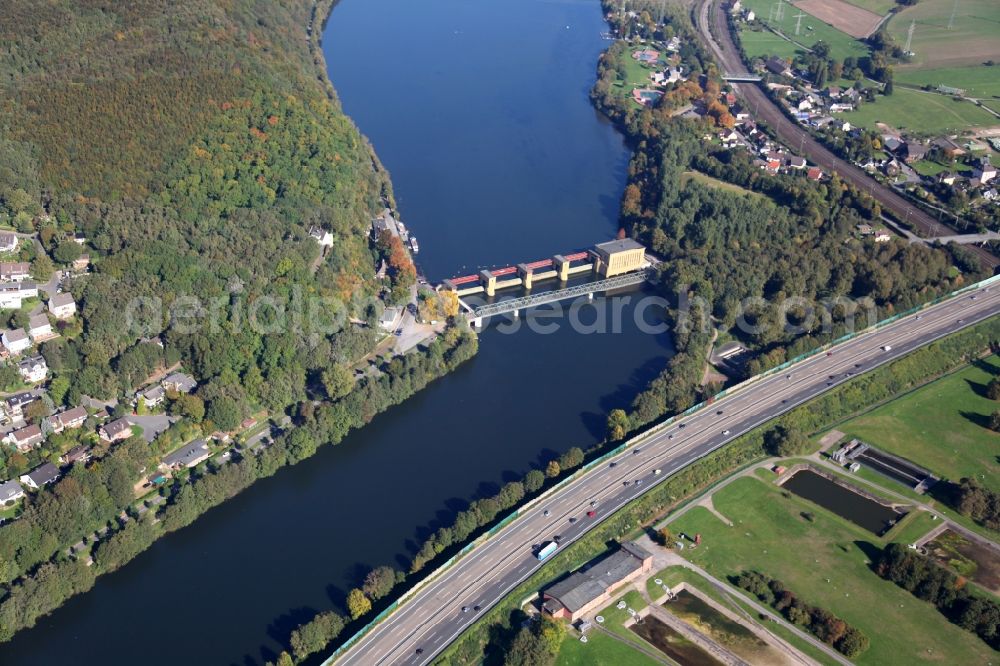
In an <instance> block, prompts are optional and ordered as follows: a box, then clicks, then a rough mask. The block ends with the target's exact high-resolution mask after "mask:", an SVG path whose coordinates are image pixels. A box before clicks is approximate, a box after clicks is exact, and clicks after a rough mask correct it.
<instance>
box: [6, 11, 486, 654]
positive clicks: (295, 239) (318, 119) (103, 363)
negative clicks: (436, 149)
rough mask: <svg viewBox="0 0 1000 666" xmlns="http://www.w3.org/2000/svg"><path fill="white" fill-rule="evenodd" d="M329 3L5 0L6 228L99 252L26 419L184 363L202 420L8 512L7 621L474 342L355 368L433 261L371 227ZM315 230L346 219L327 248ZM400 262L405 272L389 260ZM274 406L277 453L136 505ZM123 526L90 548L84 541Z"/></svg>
mask: <svg viewBox="0 0 1000 666" xmlns="http://www.w3.org/2000/svg"><path fill="white" fill-rule="evenodd" d="M331 4H332V3H331V2H330V1H329V0H321V1H320V2H318V3H313V2H310V1H308V0H226V1H221V0H85V1H71V0H10V1H9V2H5V3H4V7H3V11H2V12H0V227H7V228H11V227H12V228H15V229H16V230H18V231H20V232H23V233H26V234H32V233H33V234H37V239H38V245H37V246H33V245H32V243H26V244H24V246H25V247H26V248H27V250H25V251H26V252H28V253H29V254H28V255H26V256H24V257H21V258H22V259H25V260H30V261H32V271H33V273H34V275H35V277H41V278H43V279H44V277H47V275H49V274H51V272H52V271H53V270H54V269H55V268H60V269H61V268H66V267H68V266H69V265H71V264H72V262H73V261H74V260H75V259H77V258H78V257H79V256H80V254H81V253H83V252H86V253H88V254H89V257H90V271H89V272H87V273H86V274H85V275H83V276H80V277H74V278H72V279H70V280H69V281H68V284H67V285H66V286H67V287H68V288H69V290H70V291H71V292H72V293H73V295H74V297H75V299H76V301H77V303H78V304H79V306H80V315H81V317H80V319H82V325H80V324H79V323H76V322H74V323H73V324H69V325H63V324H61V325H60V331H61V332H62V333H63V335H62V336H61V337H59V338H57V339H55V340H52V341H50V342H45V343H43V344H42V345H41V353H42V355H43V356H44V357H45V359H46V361H47V363H48V366H49V369H50V371H51V373H52V375H53V378H52V380H51V382H50V385H49V393H48V397H47V398H46V401H50V404H44V405H43V402H46V401H37V406H38V407H39V408H41V407H44V408H45V409H44V410H41V409H39V410H35V411H37V412H38V413H35V411H32V413H31V414H28V415H27V418H28V420H29V421H30V422H31V423H40V422H41V419H42V418H43V417H44V416H45V415H46V414H47V413H48V411H49V410H51V409H53V408H57V407H59V406H60V405H63V404H65V405H77V404H79V403H80V401H81V400H82V398H83V397H84V396H91V397H96V398H100V399H112V398H122V397H124V398H130V397H131V396H132V394H133V393H134V391H135V390H136V389H137V388H138V387H139V386H141V385H142V384H144V383H145V382H146V381H147V378H148V377H149V376H150V375H151V374H152V373H154V372H156V371H159V370H162V369H164V368H167V367H172V366H174V365H175V364H177V363H182V364H183V367H184V369H185V371H187V372H190V373H191V374H192V375H194V377H195V379H196V380H197V382H198V388H197V389H196V391H195V392H194V393H193V394H192V395H183V394H182V395H178V396H170V397H169V400H168V403H167V409H168V410H169V411H170V413H171V414H173V415H175V416H182V417H185V418H184V419H183V420H182V421H180V422H179V423H177V424H175V425H174V426H173V427H171V429H170V430H168V431H167V432H166V433H164V434H163V435H162V436H160V438H158V439H157V440H156V441H154V442H153V443H152V445H150V444H148V443H146V442H145V440H143V439H142V438H139V437H133V438H132V439H130V440H127V441H126V442H124V443H122V444H119V445H117V446H115V447H108V446H98V447H96V449H95V460H94V461H93V462H91V463H90V464H87V463H84V462H80V463H77V464H75V465H74V466H73V467H72V468H71V469H68V470H66V473H65V474H64V476H63V477H62V478H61V479H60V480H58V481H57V482H55V483H53V484H52V485H51V486H50V487H49V488H48V489H46V490H45V491H44V492H40V493H37V494H32V495H31V496H29V497H28V498H27V499H26V500H25V502H24V508H23V513H22V515H21V516H20V518H19V519H18V520H15V521H13V522H11V523H9V524H7V525H4V526H3V527H2V528H0V640H7V639H9V638H10V637H11V636H12V635H13V634H14V633H15V632H16V631H17V630H19V629H20V628H22V627H27V626H31V625H32V624H34V623H35V621H36V619H37V618H38V617H39V616H41V615H43V614H45V613H48V612H50V611H51V610H52V609H53V608H55V607H57V606H59V605H60V604H61V603H62V602H63V601H64V600H65V599H67V598H68V597H69V596H72V595H73V594H76V593H79V592H81V591H84V590H86V589H88V588H89V587H91V586H92V584H93V582H94V579H95V577H96V576H97V575H99V574H102V573H105V572H108V571H112V570H114V569H116V568H118V567H119V566H121V565H122V564H124V563H125V562H127V561H128V560H129V559H131V558H132V557H134V556H135V555H136V554H138V553H139V552H141V551H142V550H143V549H145V548H146V547H148V546H149V545H150V544H151V543H152V542H153V541H154V540H155V539H156V538H158V537H159V536H160V535H162V534H164V533H166V532H169V531H171V530H174V529H178V528H180V527H183V526H184V525H187V524H188V523H190V522H191V521H192V520H194V519H195V518H196V517H197V516H198V515H200V514H201V513H202V512H204V511H206V510H207V509H209V508H211V507H212V506H215V505H217V504H218V503H220V502H222V501H224V500H225V499H227V498H229V497H231V496H233V495H234V494H236V493H238V492H239V491H241V490H243V489H244V488H246V487H247V486H248V485H249V484H250V483H252V482H254V481H255V480H256V479H258V478H262V477H266V476H269V475H271V474H273V473H274V472H275V471H276V470H277V469H279V468H280V467H281V466H283V465H286V464H293V463H295V462H298V461H300V460H302V459H304V458H306V457H308V456H310V455H312V453H313V452H315V450H316V448H317V447H318V446H320V445H322V444H326V443H331V442H332V443H336V442H339V441H340V440H341V439H342V438H343V436H344V435H345V434H346V433H347V432H348V431H349V430H350V429H352V428H356V427H361V426H363V425H364V424H365V423H367V422H368V421H370V420H371V418H372V417H373V416H374V415H375V414H377V413H378V412H380V411H382V410H384V409H386V408H388V407H389V406H391V405H393V404H396V403H398V402H399V401H401V400H403V399H405V398H406V397H408V396H409V395H412V393H413V392H415V391H417V390H419V389H420V388H422V387H423V386H424V385H426V384H427V382H429V381H431V380H433V379H435V378H436V377H439V376H441V375H442V374H444V373H446V372H448V371H449V370H451V369H452V368H454V367H455V366H456V365H457V364H459V363H461V362H463V361H464V360H466V359H468V358H470V357H471V356H472V355H473V354H474V353H475V351H476V338H475V336H474V335H473V334H471V333H469V332H468V331H465V330H460V329H458V328H454V327H452V328H450V329H448V330H447V331H446V332H445V334H444V335H443V336H441V337H440V338H438V339H437V340H435V341H433V342H431V343H430V344H428V345H426V346H424V347H422V348H420V349H419V351H418V352H417V353H413V354H408V355H406V356H405V357H403V358H396V359H392V360H380V361H378V362H377V363H376V364H374V365H377V367H373V368H372V372H371V373H370V374H369V375H366V376H365V377H364V378H362V379H358V380H357V381H356V380H355V377H354V374H353V373H352V372H351V371H350V368H351V366H352V365H354V363H355V362H356V361H358V360H359V359H360V358H361V357H363V356H364V355H366V354H367V353H368V352H370V351H371V350H372V348H373V345H374V344H375V342H376V341H377V340H378V339H379V338H380V337H381V334H379V333H378V332H377V330H378V327H377V326H376V321H377V318H378V316H379V315H380V314H381V312H380V310H381V308H382V300H381V299H380V298H379V297H380V296H383V295H385V294H389V296H388V297H389V298H397V297H399V296H400V295H401V294H406V296H407V297H408V295H409V294H408V287H409V285H410V284H411V283H412V280H413V278H414V272H413V266H412V263H411V262H410V260H409V256H408V255H407V254H406V253H405V252H403V253H401V252H400V248H398V247H394V246H392V245H391V244H386V243H382V242H379V243H376V242H372V241H371V240H370V238H369V230H370V228H371V220H372V217H373V215H374V213H376V212H378V211H381V210H382V209H383V208H384V207H386V206H390V207H391V206H393V204H394V202H393V199H392V192H391V187H390V184H389V180H388V176H387V174H386V173H385V171H384V169H382V167H381V165H380V164H379V162H378V160H377V158H376V157H375V155H374V153H373V152H372V150H371V148H370V147H369V146H368V144H367V143H366V141H365V139H364V138H363V137H362V136H361V135H360V133H359V132H358V131H357V129H356V128H355V127H354V125H353V124H352V123H351V121H350V120H349V119H348V118H347V117H346V116H345V115H344V114H343V112H342V110H341V108H340V105H339V102H338V100H337V99H336V97H335V95H334V92H333V89H332V86H331V85H330V84H329V81H328V80H327V79H326V72H325V65H324V63H323V61H322V53H321V51H320V50H319V48H318V45H317V44H316V43H315V42H314V41H313V38H312V35H311V31H312V27H313V26H314V25H315V26H316V29H317V30H318V29H319V24H320V23H321V22H322V20H323V17H324V13H325V12H326V11H328V10H329V8H330V6H331ZM312 227H320V228H322V229H324V230H326V231H329V232H330V233H331V234H332V236H333V243H332V247H330V248H329V249H328V250H327V251H326V253H325V254H322V255H321V253H320V246H319V244H318V243H316V241H315V240H314V239H313V238H311V237H310V236H309V230H310V228H312ZM74 236H76V237H77V238H81V237H82V238H83V239H85V240H84V245H83V246H82V247H81V246H80V245H79V244H77V243H76V242H74V238H73V237H74ZM36 247H40V248H41V250H42V251H41V252H38V253H37V256H36V254H35V248H36ZM382 259H385V260H386V261H388V262H389V265H390V269H391V271H390V276H389V281H388V282H387V283H386V284H380V283H379V282H378V281H377V280H376V278H375V267H376V266H377V264H378V263H379V262H380V261H381V260H382ZM25 318H26V315H25V313H24V312H15V313H14V314H12V315H11V316H10V319H9V321H8V323H10V324H12V325H23V320H24V319H25ZM8 374H9V373H8ZM14 379H15V380H16V377H15V378H14ZM7 383H8V384H12V383H16V382H15V381H9V382H7ZM51 403H54V404H51ZM32 409H33V410H34V408H32ZM130 409H131V408H130V407H128V406H127V403H125V405H123V407H122V410H124V411H122V410H119V411H118V412H117V413H115V415H116V416H120V415H121V413H125V412H127V411H129V410H130ZM43 411H44V413H43ZM262 413H267V414H268V415H270V416H272V417H275V418H276V420H278V417H281V418H284V417H285V416H287V417H289V418H290V419H291V422H292V424H293V425H294V426H295V427H293V428H289V429H286V430H285V431H284V432H283V433H282V434H281V435H279V436H278V438H277V439H276V441H274V442H273V443H272V444H270V445H269V446H268V447H267V448H266V449H265V450H263V451H262V452H259V454H258V455H245V457H244V456H243V455H240V454H239V453H237V454H235V455H234V458H233V460H232V462H231V463H229V464H224V465H220V464H216V463H208V464H205V465H203V466H201V467H199V468H198V469H197V470H194V471H193V472H192V473H190V474H184V475H178V478H175V479H173V480H172V481H171V482H170V483H169V484H167V485H166V486H165V487H162V488H161V489H160V491H159V495H160V497H159V498H158V499H159V500H161V503H159V504H150V503H148V502H147V504H146V508H148V509H149V510H148V511H143V512H141V513H140V512H138V511H137V510H136V509H135V507H134V504H135V499H134V494H133V493H134V491H133V484H134V483H135V482H136V480H137V479H139V478H140V476H141V475H142V474H143V473H148V470H151V469H154V468H155V466H156V464H157V463H158V462H159V457H160V456H162V454H164V453H165V452H166V451H168V450H169V449H171V448H174V447H176V446H178V445H180V444H181V443H183V442H185V441H189V440H191V439H192V438H194V437H198V436H205V435H209V434H211V433H213V432H215V431H217V430H221V431H234V430H237V429H239V428H240V424H241V422H242V421H243V420H244V419H245V418H247V417H248V416H250V415H255V416H256V417H257V418H260V415H261V414H262ZM93 425H94V424H93V421H92V420H91V421H88V423H87V428H86V431H87V432H91V433H92V432H93ZM82 432H84V431H83V430H81V431H76V432H74V433H69V432H66V433H62V434H60V435H53V436H51V437H49V438H48V440H47V441H46V442H45V444H43V445H42V446H40V447H39V448H38V449H36V450H34V451H31V452H30V453H28V454H27V455H24V454H21V453H17V452H14V451H13V449H12V448H10V447H6V446H5V447H2V453H0V479H3V480H6V479H8V478H12V477H16V476H17V475H18V474H21V473H23V472H25V471H27V470H28V469H31V468H32V467H34V466H35V465H37V464H38V463H39V462H42V461H44V460H55V459H56V458H57V457H58V455H59V453H60V452H62V451H64V450H65V449H67V448H68V447H69V446H71V445H73V444H76V443H77V440H78V439H79V438H81V437H83V435H82V434H78V433H82ZM123 512H124V513H123ZM125 514H128V516H129V517H128V518H127V519H122V518H119V516H121V515H125ZM105 527H107V528H108V529H109V533H108V536H107V538H105V539H104V540H102V541H101V543H100V544H99V545H97V546H96V547H95V548H93V549H92V552H91V553H90V554H91V555H92V556H93V566H87V565H85V563H84V560H85V559H86V558H80V559H79V560H78V559H75V558H70V557H67V556H66V554H65V551H66V547H67V546H68V545H69V544H71V543H75V542H76V541H77V540H79V539H80V538H83V537H84V536H85V535H88V534H91V533H92V532H93V531H94V530H95V529H101V528H105Z"/></svg>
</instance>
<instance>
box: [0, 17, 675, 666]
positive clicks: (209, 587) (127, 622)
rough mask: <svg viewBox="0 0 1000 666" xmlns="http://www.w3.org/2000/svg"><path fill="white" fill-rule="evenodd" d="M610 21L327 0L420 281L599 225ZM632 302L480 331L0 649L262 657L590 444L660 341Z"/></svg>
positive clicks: (536, 253) (605, 218) (102, 655)
mask: <svg viewBox="0 0 1000 666" xmlns="http://www.w3.org/2000/svg"><path fill="white" fill-rule="evenodd" d="M604 29H605V25H604V23H603V21H602V17H601V11H600V6H599V4H598V2H597V0H549V1H546V0H476V1H475V2H472V1H469V0H424V1H423V2H414V1H413V0H344V1H343V2H342V3H341V4H340V5H338V6H337V8H336V9H335V11H334V14H333V16H332V17H331V19H330V21H329V24H328V26H327V28H326V31H325V34H324V49H325V53H326V57H327V64H328V67H329V69H330V77H331V79H332V81H333V83H334V85H335V87H336V88H337V89H338V92H339V94H340V96H341V99H342V102H343V105H344V108H345V110H346V111H347V112H348V113H349V114H350V115H351V116H352V117H353V118H354V119H355V121H356V123H357V124H358V126H359V127H360V128H361V130H362V131H363V132H364V133H365V134H367V135H368V136H369V137H370V139H371V140H372V143H373V145H374V146H375V148H376V150H377V151H378V153H379V156H380V158H381V159H382V161H383V163H384V164H385V165H386V166H387V168H388V169H389V171H390V172H391V174H392V176H393V182H394V185H395V190H396V195H397V199H398V203H399V207H400V211H401V214H402V218H403V220H404V221H405V222H406V223H407V225H408V226H409V227H410V228H411V230H412V231H413V232H414V234H415V235H416V236H417V237H418V238H419V239H420V245H421V252H420V255H419V261H420V264H421V267H422V269H423V270H424V272H425V273H426V274H427V275H428V276H429V277H430V278H431V279H439V278H442V277H447V276H449V275H454V274H459V273H461V272H462V271H463V270H465V269H466V268H470V267H476V266H480V265H495V264H503V265H507V264H509V263H512V262H517V261H526V260H532V259H540V258H544V257H547V256H551V255H552V254H555V253H560V252H567V251H569V250H573V249H577V248H583V247H588V246H590V245H592V244H593V243H595V242H599V241H603V240H607V239H608V238H611V237H612V236H613V235H614V233H615V232H616V230H617V229H616V209H617V202H618V200H619V197H620V194H621V192H622V190H623V188H624V185H625V177H626V168H627V159H628V152H627V149H626V147H625V146H624V145H623V142H622V139H621V137H620V136H619V135H618V133H617V132H616V131H615V130H614V128H613V127H611V126H610V125H609V124H608V123H607V122H606V121H604V120H603V119H601V118H600V117H599V116H598V115H597V114H596V113H595V112H594V111H593V109H592V108H591V106H590V103H589V101H588V99H587V90H588V89H589V87H590V86H591V84H592V82H593V79H594V72H595V65H596V62H597V57H598V54H599V53H600V51H601V50H602V49H603V48H604V47H605V46H606V45H607V43H606V42H604V41H602V40H601V38H600V32H601V31H602V30H604ZM463 267H465V268H463ZM635 295H636V294H633V298H634V297H635ZM590 314H591V315H592V314H593V313H590ZM632 314H633V310H632V309H631V308H629V307H626V308H625V310H624V315H625V316H624V321H625V325H624V328H623V330H622V332H621V333H618V334H606V335H601V334H590V335H586V334H580V333H576V332H574V331H573V330H571V328H570V327H569V325H568V322H567V321H565V320H562V321H558V320H557V323H559V324H561V325H560V326H559V330H558V331H556V332H555V333H552V334H548V335H541V334H538V333H535V332H533V331H532V330H530V329H528V328H527V327H522V328H521V330H519V331H517V332H515V333H503V332H501V331H498V330H496V328H492V329H487V330H486V331H484V333H483V335H482V337H481V345H480V353H479V355H478V356H477V357H476V358H475V359H473V360H472V361H470V362H469V363H467V364H466V365H464V366H463V367H462V368H460V369H459V370H458V371H456V372H454V373H452V374H451V375H449V376H448V377H446V378H444V379H442V380H440V381H438V382H436V383H434V384H433V385H431V386H430V387H428V388H427V389H426V390H424V391H422V392H421V393H420V394H418V395H417V396H415V397H414V398H412V399H410V400H408V401H407V402H406V403H404V404H403V405H401V406H398V407H396V408H394V409H392V410H390V411H389V412H387V413H385V414H382V415H380V416H379V417H377V418H376V419H375V420H374V421H373V422H372V423H371V424H370V425H369V426H368V427H366V428H364V429H363V430H361V431H358V432H355V433H352V434H351V435H350V436H348V437H347V438H346V439H345V440H344V441H343V442H342V443H341V444H340V445H339V446H336V447H325V448H321V449H320V451H319V452H318V453H317V454H316V456H314V457H313V458H311V459H310V460H308V461H306V462H303V463H300V464H299V465H297V466H295V467H291V468H287V469H284V470H282V471H280V472H279V473H278V474H276V475H275V476H274V477H272V478H270V479H265V480H262V481H259V482H258V483H256V484H255V485H254V486H253V487H251V488H250V489H249V490H247V491H246V492H244V493H243V494H241V495H239V496H238V497H236V498H234V499H232V500H230V501H228V502H226V503H225V504H223V505H222V506H220V507H218V508H216V509H214V510H212V511H210V512H209V513H207V514H206V515H204V516H202V517H200V518H199V519H198V520H197V521H196V522H195V523H194V524H193V525H191V526H190V527H188V528H186V529H184V530H181V531H180V532H177V533H174V534H171V535H169V536H167V537H166V538H163V539H161V540H160V541H158V542H157V543H156V544H154V545H153V547H152V548H150V549H149V550H148V551H146V552H145V553H143V554H142V555H140V556H139V557H137V558H136V559H135V560H134V561H133V562H131V563H130V564H129V565H127V566H126V567H124V568H123V569H122V570H120V571H118V572H116V573H114V574H111V575H108V576H105V577H103V578H101V579H99V580H98V582H97V585H96V586H95V588H94V589H93V590H92V591H91V592H89V593H87V594H84V595H81V596H79V597H76V598H73V599H71V600H70V601H69V602H68V603H67V604H65V606H63V607H62V608H60V609H59V610H57V611H56V612H55V613H53V614H52V615H50V616H49V617H46V618H43V619H42V620H41V621H40V622H39V624H38V625H37V626H36V627H35V628H33V629H31V630H27V631H24V632H22V633H21V634H20V635H18V636H17V637H16V638H15V640H14V641H12V642H11V643H9V644H6V645H3V646H0V663H4V664H19V666H26V665H31V664H40V665H41V664H44V665H46V666H50V665H51V664H56V663H61V664H67V663H69V664H122V665H125V664H128V665H132V664H137V663H143V664H175V663H177V662H178V661H181V662H184V663H196V664H259V663H262V662H263V661H264V660H265V659H267V658H272V657H273V656H274V654H275V651H276V650H278V649H280V643H279V641H282V640H285V639H286V638H287V636H288V633H289V631H290V629H291V628H292V627H294V626H295V625H296V624H298V623H300V622H301V621H303V620H304V619H307V618H308V617H311V615H312V614H313V613H314V612H315V611H318V610H325V609H328V608H334V607H336V606H337V605H339V604H340V603H341V602H342V599H343V597H344V595H345V592H346V590H347V589H349V588H350V587H353V586H355V585H357V584H358V583H359V582H360V581H359V577H360V576H362V575H363V574H364V573H365V571H366V570H367V568H369V567H370V566H373V565H378V564H383V563H390V564H396V565H397V566H402V562H403V561H405V559H406V557H407V556H408V555H409V554H410V553H412V551H413V549H414V546H415V541H416V540H417V539H418V538H420V537H422V536H423V535H425V534H426V533H427V531H428V530H429V529H433V528H435V527H436V526H437V524H438V521H441V520H449V519H450V518H451V516H452V514H453V512H454V511H456V510H458V509H460V508H462V507H463V506H464V505H465V503H466V502H468V501H469V500H470V499H474V498H476V497H478V496H482V495H484V494H488V493H492V492H494V491H495V489H496V488H497V487H498V485H499V484H501V483H503V482H505V481H507V480H509V479H511V478H515V477H517V476H520V475H521V474H523V473H524V472H525V471H526V470H527V469H529V468H530V467H531V466H539V465H541V464H542V463H543V461H544V460H546V459H547V458H549V457H553V456H555V455H556V454H558V453H559V452H561V451H564V450H566V449H568V448H569V447H571V446H574V445H580V446H584V447H586V446H589V445H591V444H593V443H594V442H596V441H598V440H599V439H600V437H601V435H602V430H603V424H604V419H605V414H606V412H607V411H608V410H609V409H611V408H612V407H615V406H619V405H622V404H627V403H628V402H629V401H630V400H631V398H632V396H634V395H635V393H636V392H637V391H638V390H639V389H640V388H641V387H642V386H643V385H644V384H645V383H646V382H647V381H648V380H649V379H650V378H651V377H653V376H655V374H657V373H658V372H659V371H660V369H662V367H663V365H664V363H665V361H666V359H667V358H668V357H669V353H670V349H669V339H668V338H667V337H666V336H665V335H662V334H661V335H650V334H647V333H643V332H640V331H639V330H638V328H637V327H636V326H635V324H634V323H630V322H631V318H632ZM588 316H589V315H586V314H585V315H584V317H583V319H584V320H587V319H588ZM590 318H592V317H590Z"/></svg>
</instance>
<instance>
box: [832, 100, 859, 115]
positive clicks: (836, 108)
mask: <svg viewBox="0 0 1000 666" xmlns="http://www.w3.org/2000/svg"><path fill="white" fill-rule="evenodd" d="M853 110H854V105H853V104H847V103H845V102H836V103H834V104H831V105H830V113H842V112H844V111H853Z"/></svg>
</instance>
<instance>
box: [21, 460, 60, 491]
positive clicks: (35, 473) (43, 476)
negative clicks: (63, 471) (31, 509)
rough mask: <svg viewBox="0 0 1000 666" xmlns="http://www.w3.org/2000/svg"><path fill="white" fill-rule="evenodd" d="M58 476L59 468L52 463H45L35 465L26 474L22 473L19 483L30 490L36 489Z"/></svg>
mask: <svg viewBox="0 0 1000 666" xmlns="http://www.w3.org/2000/svg"><path fill="white" fill-rule="evenodd" d="M58 478H59V468H58V467H56V466H55V465H53V464H52V463H45V464H44V465H40V466H38V467H36V468H35V469H34V470H32V471H31V472H29V473H27V474H22V475H21V477H20V479H21V483H23V484H24V485H26V486H28V487H29V488H31V489H32V490H38V489H39V488H41V487H42V486H44V485H46V484H49V483H52V482H53V481H55V480H56V479H58Z"/></svg>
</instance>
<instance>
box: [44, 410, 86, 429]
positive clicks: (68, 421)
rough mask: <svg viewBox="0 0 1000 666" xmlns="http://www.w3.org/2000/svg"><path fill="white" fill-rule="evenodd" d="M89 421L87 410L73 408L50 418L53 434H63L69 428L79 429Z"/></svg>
mask: <svg viewBox="0 0 1000 666" xmlns="http://www.w3.org/2000/svg"><path fill="white" fill-rule="evenodd" d="M86 420H87V410H86V409H84V408H83V407H73V408H72V409H67V410H65V411H62V412H59V413H58V414H53V415H52V416H51V417H49V425H50V426H51V427H52V432H56V433H59V432H62V431H63V430H66V429H67V428H70V429H73V428H79V427H80V426H82V425H83V423H84V421H86Z"/></svg>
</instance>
